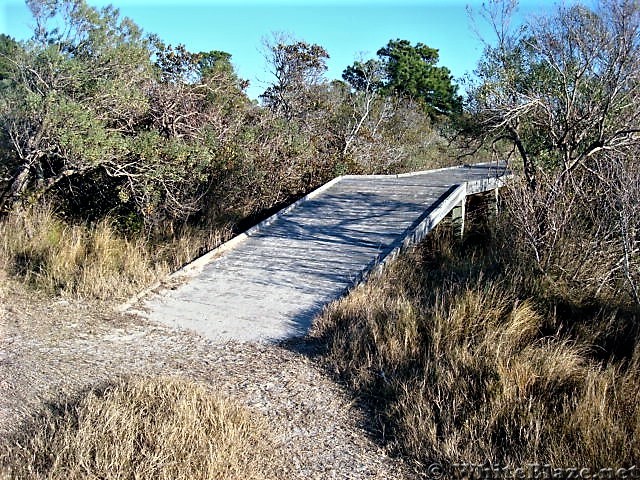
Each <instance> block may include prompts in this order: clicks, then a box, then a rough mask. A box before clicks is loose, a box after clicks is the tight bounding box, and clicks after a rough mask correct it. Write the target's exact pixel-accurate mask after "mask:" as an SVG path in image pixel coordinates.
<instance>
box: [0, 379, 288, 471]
mask: <svg viewBox="0 0 640 480" xmlns="http://www.w3.org/2000/svg"><path fill="white" fill-rule="evenodd" d="M267 432H268V427H267V425H266V423H265V420H264V419H262V417H257V416H255V415H253V414H251V413H250V412H249V411H247V410H246V409H245V408H243V407H241V406H239V405H236V404H235V403H233V402H231V401H229V400H227V399H223V398H221V397H219V396H218V395H216V394H214V393H212V391H211V389H210V388H209V387H208V386H206V385H204V384H200V383H196V382H193V381H189V380H185V379H179V378H129V379H124V380H120V381H117V382H113V383H110V384H108V385H103V386H101V387H97V388H93V389H90V390H88V391H86V392H83V393H82V394H80V395H78V397H77V398H74V399H70V400H69V401H67V402H63V403H60V404H56V405H49V406H48V407H47V408H46V409H45V410H43V411H42V412H40V414H39V415H36V416H34V417H33V418H32V419H31V420H30V421H29V422H27V424H26V425H25V426H24V428H23V430H22V432H21V433H20V434H19V435H18V436H17V437H14V438H12V439H11V440H10V442H9V443H8V444H7V445H4V448H3V450H2V452H0V466H1V467H2V471H1V472H0V478H6V479H26V478H30V479H35V480H37V479H47V480H57V479H60V480H62V479H65V480H66V479H70V480H73V479H95V478H100V479H104V480H109V479H125V478H126V479H140V480H143V479H154V480H155V479H159V480H182V479H184V480H187V479H188V480H197V479H203V480H204V479H207V480H209V479H221V480H222V479H229V480H233V479H238V480H240V479H242V480H245V479H248V480H253V479H268V478H277V474H278V471H279V470H278V469H279V465H281V463H282V456H281V455H279V454H278V448H277V446H275V445H274V443H273V440H272V439H270V438H269V435H268V434H267Z"/></svg>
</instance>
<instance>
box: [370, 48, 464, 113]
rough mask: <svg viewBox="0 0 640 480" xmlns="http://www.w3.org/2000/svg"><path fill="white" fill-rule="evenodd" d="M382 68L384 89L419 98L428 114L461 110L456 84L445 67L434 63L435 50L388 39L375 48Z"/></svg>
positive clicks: (435, 60)
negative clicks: (381, 45) (379, 47)
mask: <svg viewBox="0 0 640 480" xmlns="http://www.w3.org/2000/svg"><path fill="white" fill-rule="evenodd" d="M377 55H378V57H379V58H380V61H381V62H382V63H383V65H384V68H385V71H386V76H387V78H386V83H385V85H384V88H385V90H386V91H387V92H394V93H398V94H400V95H402V96H407V97H410V98H414V99H416V100H419V101H421V102H422V103H423V104H424V106H425V107H426V108H427V110H428V111H429V113H430V114H431V115H436V114H444V115H449V114H453V113H459V112H460V111H461V110H462V101H461V98H460V97H459V96H458V95H457V93H456V91H457V86H456V85H455V84H454V83H453V82H452V76H451V72H450V71H449V69H448V68H447V67H437V66H436V64H437V63H438V59H439V56H438V50H436V49H434V48H430V47H428V46H426V45H424V44H423V43H417V44H416V45H415V46H412V45H411V43H409V42H408V41H407V40H390V41H389V43H388V44H387V45H386V46H385V47H383V48H381V49H380V50H378V52H377Z"/></svg>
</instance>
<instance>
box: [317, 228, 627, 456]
mask: <svg viewBox="0 0 640 480" xmlns="http://www.w3.org/2000/svg"><path fill="white" fill-rule="evenodd" d="M487 235H488V232H487V231H486V230H485V231H482V232H478V231H476V232H470V235H469V236H468V237H467V241H466V242H462V241H460V240H458V239H457V238H456V237H455V236H454V235H453V233H452V229H451V228H450V227H447V226H446V225H443V226H442V227H438V230H437V231H436V232H435V234H434V235H432V236H431V237H430V238H429V239H428V240H427V241H426V242H425V244H423V245H422V246H420V247H419V248H416V249H414V250H413V251H411V252H409V253H408V254H407V255H405V256H404V257H401V258H400V259H399V260H397V261H395V262H393V263H392V265H390V266H389V268H387V269H386V270H385V272H384V273H383V274H382V275H381V276H379V277H377V278H372V279H371V280H370V281H369V282H368V283H367V284H364V285H361V286H360V287H358V288H356V289H354V290H353V291H352V292H351V293H350V295H349V296H347V297H346V298H344V299H342V300H340V301H338V302H336V303H334V304H333V305H332V306H330V308H329V309H328V310H327V312H326V313H325V314H324V315H323V316H322V317H321V318H320V319H319V321H318V322H317V324H316V326H315V328H314V332H313V335H314V336H315V337H317V338H319V339H320V340H321V341H322V343H323V344H324V345H326V350H325V352H324V357H323V358H324V362H325V363H326V364H327V365H328V366H329V367H330V369H331V370H332V371H336V372H337V373H338V374H339V375H340V376H341V377H342V378H343V379H345V380H346V381H347V382H348V384H349V385H350V386H351V388H352V389H353V390H354V393H355V394H357V395H358V396H362V397H364V398H366V399H367V400H368V401H369V402H370V403H371V405H372V408H373V411H374V412H375V416H376V420H377V424H378V427H379V428H378V430H379V431H378V434H379V435H380V437H381V439H382V440H383V441H385V442H387V443H388V444H389V445H390V446H391V447H393V448H394V449H395V450H396V451H397V452H399V453H401V454H404V455H406V456H408V457H409V458H411V459H413V460H414V461H416V462H418V464H421V465H424V464H428V462H432V461H441V462H444V463H445V464H451V463H460V462H474V463H485V462H492V463H493V464H496V463H501V464H502V465H511V466H515V467H518V466H522V465H524V464H526V463H527V462H530V463H536V462H544V463H550V464H552V465H555V466H558V467H563V466H573V465H579V466H585V467H591V468H602V467H616V466H629V465H632V464H633V463H634V462H637V461H639V460H640V442H638V441H637V439H638V438H640V436H639V434H640V401H639V400H640V398H639V394H638V385H640V347H639V346H638V341H637V340H638V338H637V335H636V336H635V337H633V335H631V338H629V335H630V332H631V333H632V332H637V329H636V328H635V327H634V325H637V312H635V313H634V312H622V311H620V310H618V309H616V308H610V309H608V308H607V307H606V306H601V307H600V308H595V307H594V306H593V305H590V306H589V308H586V307H585V308H583V309H582V310H578V309H577V306H575V305H574V307H575V308H568V309H565V310H562V309H558V308H557V307H558V303H557V300H558V299H557V298H555V301H556V302H555V303H554V300H553V299H550V298H547V297H544V296H539V295H537V294H539V293H541V292H544V291H545V289H544V287H540V286H538V287H536V288H532V286H534V285H535V284H536V279H535V278H526V275H525V274H524V273H523V272H522V271H518V270H517V269H509V268H506V267H505V265H503V264H501V254H500V252H499V251H496V249H495V243H494V242H493V241H492V239H491V238H490V235H489V236H487ZM470 239H473V240H470ZM540 281H542V280H540ZM527 292H529V293H527ZM556 293H557V292H556ZM554 295H555V293H554ZM576 311H581V312H582V314H583V317H581V318H576V316H575V315H574V314H575V312H576ZM603 322H604V324H606V325H609V328H603ZM625 337H626V341H625V342H622V341H621V340H622V339H623V338H625ZM623 344H625V346H624V347H623Z"/></svg>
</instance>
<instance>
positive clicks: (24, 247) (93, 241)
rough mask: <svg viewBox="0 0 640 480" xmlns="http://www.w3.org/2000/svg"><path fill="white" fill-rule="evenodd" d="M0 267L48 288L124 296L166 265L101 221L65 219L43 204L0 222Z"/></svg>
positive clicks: (110, 296) (55, 290)
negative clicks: (88, 222)
mask: <svg viewBox="0 0 640 480" xmlns="http://www.w3.org/2000/svg"><path fill="white" fill-rule="evenodd" d="M0 267H2V269H4V270H5V271H7V272H9V273H11V274H13V275H15V276H17V277H20V278H22V279H23V280H24V281H25V282H26V283H28V284H31V285H33V286H35V287H37V288H38V289H41V290H44V291H46V292H49V293H52V294H57V293H61V294H66V295H74V296H89V297H94V298H100V299H107V298H123V297H126V296H127V295H130V294H131V293H133V292H135V291H137V290H140V289H141V288H142V287H143V286H144V285H147V284H148V283H150V282H152V281H153V280H154V279H155V278H158V276H159V275H161V274H163V273H164V272H165V271H166V270H165V269H164V268H163V267H158V266H156V265H154V264H153V263H152V259H151V256H150V255H149V253H148V251H147V249H146V248H145V246H144V245H143V244H142V243H141V242H136V241H131V240H126V239H124V238H121V237H120V236H118V235H117V234H116V233H115V230H114V228H112V227H111V226H110V224H109V223H108V222H107V221H103V222H100V223H99V224H97V225H96V226H94V227H88V226H85V225H67V224H65V223H64V222H63V221H62V220H60V219H58V218H57V217H56V216H55V215H54V214H53V212H52V211H51V209H48V208H40V209H35V210H33V211H31V212H28V213H21V214H13V215H11V216H9V217H8V218H7V219H5V220H4V221H3V222H2V223H0Z"/></svg>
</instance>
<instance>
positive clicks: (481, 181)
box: [143, 164, 505, 341]
mask: <svg viewBox="0 0 640 480" xmlns="http://www.w3.org/2000/svg"><path fill="white" fill-rule="evenodd" d="M504 173H505V171H504V167H502V166H499V167H498V166H496V165H495V164H493V165H488V164H481V165H472V166H465V167H460V168H452V169H442V170H434V171H430V172H422V173H417V174H409V175H400V176H395V175H394V176H346V177H341V178H339V179H337V180H336V181H334V182H332V183H331V184H330V185H329V186H328V187H325V188H324V189H320V190H319V191H317V192H315V193H314V194H312V195H310V197H311V198H307V199H304V200H303V201H301V202H298V203H297V204H296V205H295V206H294V207H293V208H291V209H290V210H289V211H287V212H284V213H282V214H280V215H276V216H274V217H272V218H271V219H269V220H268V221H266V222H265V223H264V224H263V225H261V226H259V227H258V228H255V229H253V230H252V231H250V232H249V234H248V235H247V236H246V237H245V236H243V239H238V240H237V241H235V242H233V244H234V245H233V247H232V248H228V249H227V248H223V249H221V250H225V249H226V250H227V251H226V252H224V253H220V254H219V255H216V254H215V252H214V254H211V255H208V256H206V258H204V259H201V260H200V261H196V263H195V264H196V265H197V266H198V268H197V269H196V268H192V269H191V274H192V275H193V276H192V277H191V278H189V279H188V281H187V282H185V283H183V284H182V285H181V286H179V287H178V288H177V289H175V290H164V291H159V292H157V293H155V294H153V295H151V296H149V297H148V298H147V299H146V300H144V301H143V307H144V310H145V311H146V315H147V316H148V317H150V318H151V319H153V320H157V321H159V322H162V323H165V324H169V325H173V326H175V327H179V328H188V329H192V330H195V331H197V332H198V333H200V334H202V335H204V336H206V337H208V338H210V339H212V340H216V341H225V340H229V339H234V340H267V341H273V340H278V339H283V338H288V337H292V336H297V335H302V334H304V333H305V332H306V331H307V330H308V328H309V326H310V324H311V321H312V320H313V318H314V316H315V315H316V314H318V313H319V312H320V310H321V309H322V308H323V306H325V305H326V304H327V303H329V302H330V301H332V300H334V299H336V298H338V297H340V296H341V295H343V294H344V293H345V291H346V290H348V288H350V287H351V286H353V284H354V283H356V282H357V281H358V280H359V279H360V278H361V277H362V276H363V275H364V274H366V273H367V272H368V271H369V270H371V268H372V267H374V266H375V264H376V263H377V262H380V261H381V260H382V259H384V258H385V257H387V255H389V254H390V253H392V252H393V251H394V249H395V250H397V249H398V247H399V246H400V245H401V243H402V241H403V240H405V239H413V240H414V241H417V240H420V239H421V238H422V237H423V236H424V234H426V232H427V231H428V230H430V229H431V228H432V227H433V226H435V224H437V222H438V221H439V220H440V219H441V218H442V216H444V215H445V214H446V213H448V212H449V211H450V210H451V209H452V208H453V207H454V206H455V205H457V204H459V202H460V198H464V195H465V194H466V192H467V189H468V191H469V192H470V193H475V192H479V191H484V190H489V189H491V188H495V187H496V186H497V185H498V184H499V182H500V180H499V177H501V176H502V175H504ZM465 182H468V183H466V184H465ZM460 185H462V186H463V187H464V188H462V187H461V188H456V187H458V186H460ZM461 192H462V193H461ZM456 195H457V196H456ZM460 195H462V197H461V196H460ZM416 229H417V230H418V231H419V232H418V233H420V235H416V234H415V232H416ZM412 233H414V234H413V235H412ZM186 270H187V271H189V268H187V269H186Z"/></svg>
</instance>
